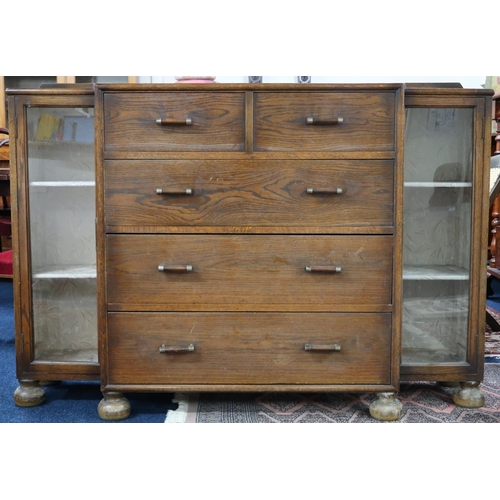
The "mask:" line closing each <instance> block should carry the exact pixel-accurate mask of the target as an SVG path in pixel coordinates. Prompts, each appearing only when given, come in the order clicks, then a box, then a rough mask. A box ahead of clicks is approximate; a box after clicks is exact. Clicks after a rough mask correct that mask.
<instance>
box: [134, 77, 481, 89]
mask: <svg viewBox="0 0 500 500" xmlns="http://www.w3.org/2000/svg"><path fill="white" fill-rule="evenodd" d="M175 81H176V80H175V78H174V77H173V76H139V77H138V82H139V83H175ZM216 81H217V82H219V83H246V82H248V76H217V77H216ZM263 81H264V83H297V77H296V76H264V77H263ZM311 81H312V83H406V82H459V83H461V84H462V86H463V87H465V88H480V87H481V86H482V85H484V83H485V81H486V77H485V76H312V77H311Z"/></svg>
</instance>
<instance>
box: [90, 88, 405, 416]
mask: <svg viewBox="0 0 500 500" xmlns="http://www.w3.org/2000/svg"><path fill="white" fill-rule="evenodd" d="M95 112H96V127H97V128H96V151H97V172H98V174H97V192H98V207H101V209H102V210H101V212H100V213H99V212H98V218H97V223H98V248H101V249H102V251H101V252H100V253H99V256H98V277H99V279H101V283H100V287H99V289H100V290H101V293H102V295H101V297H100V301H101V302H100V303H101V304H102V307H101V317H100V320H101V327H100V362H101V377H102V390H103V394H104V399H103V401H102V402H101V405H100V409H99V411H100V415H101V417H102V418H106V419H119V418H124V417H126V416H127V414H128V412H129V406H128V403H127V400H126V398H125V397H123V392H127V391H157V390H164V391H177V390H179V391H201V392H202V391H218V390H222V391H285V390H286V391H375V392H377V393H381V394H382V395H383V396H384V398H385V399H384V401H385V403H387V402H389V406H390V405H391V404H392V405H393V406H395V407H396V412H397V403H398V402H397V400H395V399H393V398H392V399H391V395H392V394H393V393H394V392H395V391H397V388H398V381H399V363H400V355H399V342H400V340H399V339H400V332H399V330H400V327H399V324H400V317H399V313H398V311H397V309H396V308H395V307H394V296H395V295H396V294H397V292H398V288H399V287H400V286H401V283H400V279H399V278H398V271H397V269H398V267H399V266H400V265H401V264H400V262H399V257H398V255H399V253H398V252H397V249H398V248H400V245H401V232H400V222H401V221H400V220H399V219H398V216H397V213H398V211H397V210H396V207H397V206H398V204H400V203H401V200H400V197H401V178H400V174H398V172H400V168H398V163H400V162H401V155H400V151H401V144H400V142H401V137H402V133H401V128H402V124H403V119H402V116H403V95H402V89H401V86H400V85H360V86H335V85H326V86H325V85H321V86H313V85H311V86H302V87H301V86H297V85H279V86H272V85H269V86H267V85H266V86H250V85H248V86H247V85H217V84H213V85H187V84H184V85H163V86H162V85H159V86H155V85H141V86H133V85H132V86H130V85H129V86H119V85H98V86H97V89H96V111H95ZM377 402H378V403H377ZM379 403H380V398H378V399H376V403H375V406H376V405H377V404H379ZM377 411H378V410H376V409H375V410H374V414H375V416H377V417H379V418H385V417H384V414H383V412H382V414H379V413H377ZM391 411H392V412H393V411H394V409H391V410H389V413H391ZM386 416H387V417H388V418H390V417H391V415H386Z"/></svg>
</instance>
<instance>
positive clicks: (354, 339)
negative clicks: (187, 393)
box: [107, 313, 391, 387]
mask: <svg viewBox="0 0 500 500" xmlns="http://www.w3.org/2000/svg"><path fill="white" fill-rule="evenodd" d="M160 351H164V352H160ZM107 352H108V362H107V375H108V382H109V383H111V384H165V385H168V384H184V385H189V384H207V385H208V384H241V385H245V384H321V385H326V384H348V385H352V386H353V387H354V386H355V385H356V384H388V383H390V373H391V369H390V366H391V315H390V314H323V313H319V314H308V313H303V314H300V313H299V314H290V313H288V314H275V313H110V314H108V351H107Z"/></svg>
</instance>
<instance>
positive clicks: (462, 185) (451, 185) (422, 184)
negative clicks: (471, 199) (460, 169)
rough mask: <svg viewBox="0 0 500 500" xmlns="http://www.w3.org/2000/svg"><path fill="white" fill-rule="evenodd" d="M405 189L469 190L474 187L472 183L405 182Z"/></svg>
mask: <svg viewBox="0 0 500 500" xmlns="http://www.w3.org/2000/svg"><path fill="white" fill-rule="evenodd" d="M404 185H405V187H417V188H467V187H472V182H424V181H415V182H405V183H404Z"/></svg>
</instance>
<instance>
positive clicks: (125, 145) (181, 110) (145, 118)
mask: <svg viewBox="0 0 500 500" xmlns="http://www.w3.org/2000/svg"><path fill="white" fill-rule="evenodd" d="M104 108H105V117H104V144H105V151H117V150H118V151H144V152H153V151H243V150H244V144H245V95H244V93H242V92H239V93H229V92H228V93H209V92H165V93H158V92H156V93H155V92H153V93H141V94H129V93H123V94H112V93H111V94H105V95H104ZM186 119H187V120H191V124H186ZM157 120H161V121H162V124H158V123H157Z"/></svg>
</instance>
